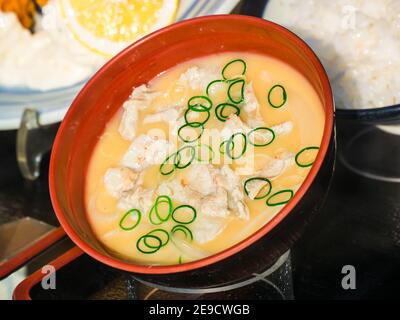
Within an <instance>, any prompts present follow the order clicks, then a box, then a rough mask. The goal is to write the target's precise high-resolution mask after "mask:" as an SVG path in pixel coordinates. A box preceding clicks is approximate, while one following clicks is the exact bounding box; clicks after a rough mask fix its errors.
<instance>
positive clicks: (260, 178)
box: [243, 177, 272, 200]
mask: <svg viewBox="0 0 400 320" xmlns="http://www.w3.org/2000/svg"><path fill="white" fill-rule="evenodd" d="M257 180H261V181H265V182H266V183H267V184H268V186H269V188H268V192H267V193H265V194H264V195H262V196H258V197H254V200H260V199H264V198H265V197H267V196H268V195H269V194H270V193H271V191H272V183H271V181H270V180H269V179H267V178H263V177H254V178H250V179H247V180H246V181H245V182H244V185H243V189H244V192H245V193H246V195H247V196H249V191H248V190H247V188H246V186H247V184H248V183H250V182H252V181H257ZM264 187H265V185H264V186H263V187H262V188H261V189H260V190H262V189H264ZM257 194H258V193H257Z"/></svg>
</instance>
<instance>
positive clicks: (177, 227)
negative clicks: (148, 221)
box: [171, 224, 193, 240]
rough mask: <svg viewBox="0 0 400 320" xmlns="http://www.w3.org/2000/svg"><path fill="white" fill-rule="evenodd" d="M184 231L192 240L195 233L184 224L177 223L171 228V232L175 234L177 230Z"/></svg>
mask: <svg viewBox="0 0 400 320" xmlns="http://www.w3.org/2000/svg"><path fill="white" fill-rule="evenodd" d="M178 231H180V232H183V233H184V235H185V237H186V238H187V237H188V235H189V237H190V240H193V233H192V231H190V229H189V228H188V227H186V226H184V225H182V224H177V225H176V226H174V227H173V228H172V230H171V233H172V234H174V233H175V232H178Z"/></svg>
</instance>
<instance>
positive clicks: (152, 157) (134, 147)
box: [121, 134, 173, 172]
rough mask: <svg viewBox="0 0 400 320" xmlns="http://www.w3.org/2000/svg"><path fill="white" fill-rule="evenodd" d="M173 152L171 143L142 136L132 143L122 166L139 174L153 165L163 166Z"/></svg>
mask: <svg viewBox="0 0 400 320" xmlns="http://www.w3.org/2000/svg"><path fill="white" fill-rule="evenodd" d="M172 151H173V144H172V143H171V142H169V141H167V140H164V139H158V138H155V137H151V136H149V135H145V134H142V135H140V136H138V137H137V138H136V139H134V140H133V141H132V143H131V145H130V146H129V148H128V151H127V152H126V153H125V155H124V156H123V158H122V161H121V164H122V165H123V166H125V167H128V168H131V169H133V170H135V171H137V172H139V171H143V170H144V169H146V168H148V167H149V166H151V165H155V164H161V163H162V162H163V161H164V160H165V158H166V157H167V156H168V155H169V154H170V153H171V152H172Z"/></svg>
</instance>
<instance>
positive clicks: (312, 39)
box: [264, 0, 400, 124]
mask: <svg viewBox="0 0 400 320" xmlns="http://www.w3.org/2000/svg"><path fill="white" fill-rule="evenodd" d="M264 18H265V19H267V20H271V21H273V22H276V23H278V24H280V25H282V26H284V27H286V28H288V29H289V30H291V31H293V32H294V33H296V34H297V35H299V36H300V37H301V38H303V39H304V40H305V41H306V42H307V43H308V44H309V45H310V47H311V48H312V49H313V50H314V51H315V52H316V53H317V55H318V56H319V58H320V60H321V62H322V63H323V65H324V67H325V69H326V70H327V73H328V76H329V78H330V82H331V85H332V88H333V91H334V95H335V103H336V115H337V116H338V117H345V118H353V119H357V120H363V121H364V122H370V123H379V124H392V123H399V121H400V74H399V70H400V1H398V0H380V1H368V0H336V1H329V0H304V1H297V0H269V1H267V5H266V7H265V11H264Z"/></svg>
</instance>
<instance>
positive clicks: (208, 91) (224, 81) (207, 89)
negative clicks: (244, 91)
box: [206, 80, 226, 96]
mask: <svg viewBox="0 0 400 320" xmlns="http://www.w3.org/2000/svg"><path fill="white" fill-rule="evenodd" d="M217 82H223V83H226V80H213V81H211V82H210V83H209V84H208V85H207V88H206V94H207V96H210V88H211V87H212V85H213V84H214V83H217Z"/></svg>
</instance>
